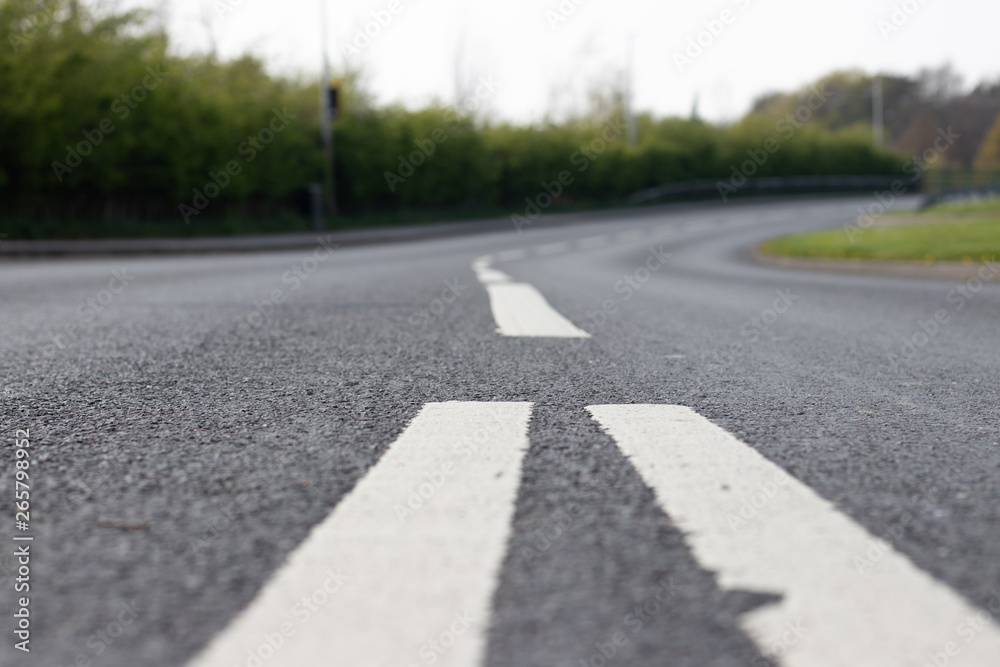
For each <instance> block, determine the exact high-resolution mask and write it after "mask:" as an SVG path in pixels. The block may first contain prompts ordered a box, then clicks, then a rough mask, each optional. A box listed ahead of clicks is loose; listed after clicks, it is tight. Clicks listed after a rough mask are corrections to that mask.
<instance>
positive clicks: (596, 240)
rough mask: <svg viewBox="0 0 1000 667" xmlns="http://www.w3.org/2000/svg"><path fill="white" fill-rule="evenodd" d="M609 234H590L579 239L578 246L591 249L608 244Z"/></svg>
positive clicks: (581, 248) (582, 248)
mask: <svg viewBox="0 0 1000 667" xmlns="http://www.w3.org/2000/svg"><path fill="white" fill-rule="evenodd" d="M608 240H609V239H608V237H607V235H604V234H602V235H601V236H588V237H587V238H585V239H580V240H579V241H577V242H576V243H577V247H578V248H580V250H589V249H590V248H600V247H601V246H605V245H607V244H608Z"/></svg>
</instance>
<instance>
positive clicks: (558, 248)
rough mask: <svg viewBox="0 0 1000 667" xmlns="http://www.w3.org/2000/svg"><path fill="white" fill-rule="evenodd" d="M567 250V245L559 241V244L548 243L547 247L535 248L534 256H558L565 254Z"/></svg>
mask: <svg viewBox="0 0 1000 667" xmlns="http://www.w3.org/2000/svg"><path fill="white" fill-rule="evenodd" d="M567 250H569V244H568V243H566V242H564V241H560V242H559V243H549V244H548V245H540V246H538V247H536V248H535V254H537V255H542V256H545V255H558V254H559V253H561V252H566V251H567Z"/></svg>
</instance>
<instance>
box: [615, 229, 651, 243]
mask: <svg viewBox="0 0 1000 667" xmlns="http://www.w3.org/2000/svg"><path fill="white" fill-rule="evenodd" d="M645 238H646V230H645V229H629V230H627V231H624V232H618V233H617V234H615V240H616V241H617V242H618V243H635V242H637V241H642V240H643V239H645Z"/></svg>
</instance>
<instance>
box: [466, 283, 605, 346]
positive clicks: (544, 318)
mask: <svg viewBox="0 0 1000 667" xmlns="http://www.w3.org/2000/svg"><path fill="white" fill-rule="evenodd" d="M486 291H487V292H488V293H489V295H490V307H491V308H492V310H493V319H494V320H495V321H496V323H497V333H499V334H502V335H504V336H526V337H533V338H590V334H589V333H587V332H586V331H584V330H583V329H579V328H577V327H576V325H574V324H573V323H572V322H570V321H569V320H567V319H566V318H565V317H563V316H562V315H560V314H559V313H558V312H556V310H555V309H554V308H553V307H552V306H550V305H549V302H548V301H546V300H545V297H544V296H542V295H541V293H540V292H539V291H538V290H536V289H535V288H534V287H532V286H531V285H528V284H526V283H488V284H487V285H486Z"/></svg>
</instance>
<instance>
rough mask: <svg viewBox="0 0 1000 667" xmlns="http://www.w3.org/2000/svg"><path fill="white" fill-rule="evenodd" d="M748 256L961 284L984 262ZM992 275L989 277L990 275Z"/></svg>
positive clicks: (792, 265)
mask: <svg viewBox="0 0 1000 667" xmlns="http://www.w3.org/2000/svg"><path fill="white" fill-rule="evenodd" d="M750 257H751V258H752V259H753V260H754V261H755V262H757V263H758V264H763V265H766V266H776V267H778V268H782V269H798V270H805V271H827V272H834V273H854V274H858V275H869V276H885V277H890V278H926V279H930V280H953V281H962V280H969V279H970V278H980V279H983V277H982V276H981V275H980V271H982V270H983V269H984V266H985V264H984V263H983V262H976V263H974V264H963V263H961V262H934V263H931V264H928V263H926V262H905V261H897V262H890V261H876V260H868V259H827V258H817V259H803V258H795V257H776V256H774V255H768V254H766V253H764V252H761V250H760V248H759V247H758V248H754V249H753V250H752V251H751V252H750ZM986 270H987V271H989V269H986ZM991 275H992V274H991Z"/></svg>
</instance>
